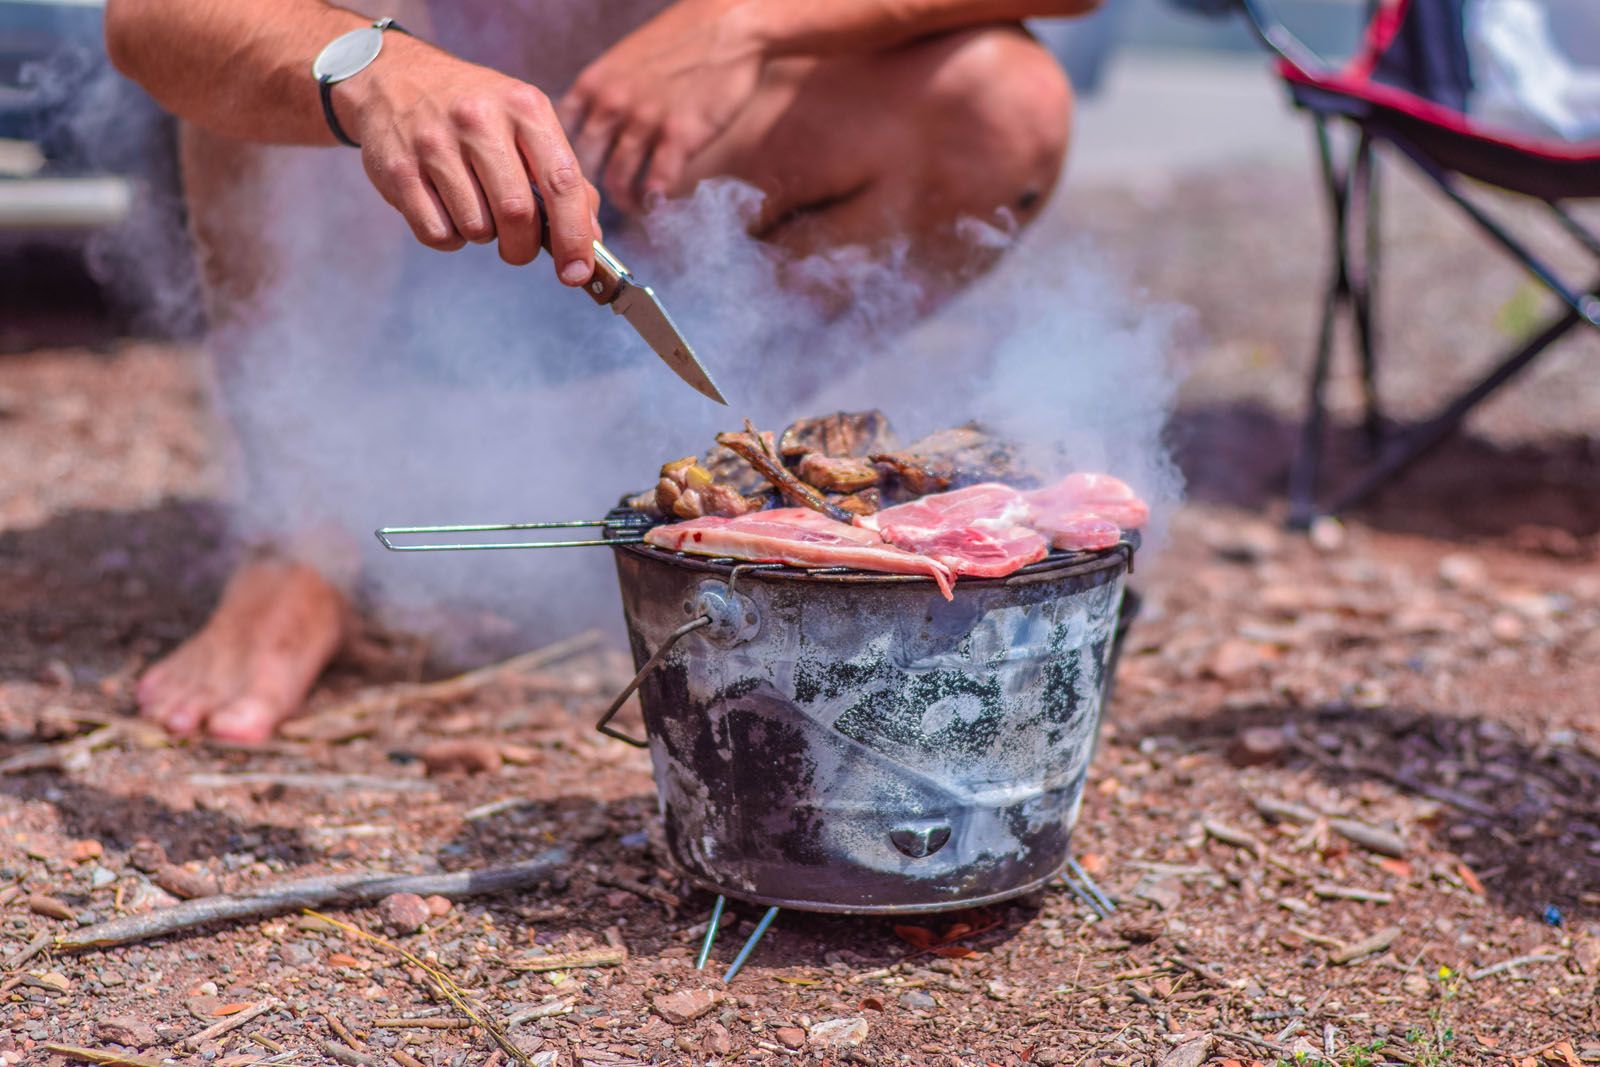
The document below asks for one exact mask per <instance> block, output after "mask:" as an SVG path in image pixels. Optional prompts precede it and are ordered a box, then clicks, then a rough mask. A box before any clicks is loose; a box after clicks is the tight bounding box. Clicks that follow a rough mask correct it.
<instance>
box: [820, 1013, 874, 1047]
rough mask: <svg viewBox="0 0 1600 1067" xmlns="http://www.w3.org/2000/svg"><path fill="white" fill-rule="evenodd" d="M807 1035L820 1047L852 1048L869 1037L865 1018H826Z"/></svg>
mask: <svg viewBox="0 0 1600 1067" xmlns="http://www.w3.org/2000/svg"><path fill="white" fill-rule="evenodd" d="M806 1037H807V1038H808V1039H809V1040H810V1041H811V1043H812V1044H813V1045H816V1046H817V1047H818V1048H852V1047H854V1046H856V1045H859V1044H861V1042H863V1041H865V1040H866V1039H867V1020H865V1019H824V1020H822V1021H821V1022H820V1023H817V1024H816V1025H815V1026H813V1027H812V1028H811V1029H810V1030H809V1031H808V1032H807V1033H806Z"/></svg>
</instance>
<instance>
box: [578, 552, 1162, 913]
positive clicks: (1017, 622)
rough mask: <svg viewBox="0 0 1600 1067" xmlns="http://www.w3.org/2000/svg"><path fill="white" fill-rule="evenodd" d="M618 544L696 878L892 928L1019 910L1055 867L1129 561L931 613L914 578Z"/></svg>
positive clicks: (643, 684) (672, 825) (629, 610)
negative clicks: (931, 918) (1010, 902)
mask: <svg viewBox="0 0 1600 1067" xmlns="http://www.w3.org/2000/svg"><path fill="white" fill-rule="evenodd" d="M614 551H615V555H616V561H617V576H618V579H619V582H620V586H621V591H622V607H623V612H624V614H625V616H626V620H627V629H628V636H629V640H630V642H631V644H632V648H633V655H634V660H635V663H636V665H637V666H639V667H640V668H641V670H640V677H639V678H638V679H636V684H637V685H638V692H639V699H640V704H641V707H642V709H643V712H644V721H645V727H646V730H647V732H648V734H649V739H648V745H649V748H650V753H651V759H652V761H653V765H654V772H655V780H656V786H657V789H658V791H659V794H660V801H661V809H662V812H663V814H664V816H665V821H666V835H667V842H668V845H669V847H670V850H671V854H672V859H673V861H674V862H675V863H676V864H677V866H678V867H679V868H681V870H682V871H683V872H684V873H685V874H686V875H687V876H688V877H689V878H690V879H691V880H692V881H694V882H696V883H698V884H699V885H701V886H703V887H704V888H707V889H710V890H712V891H714V892H717V893H720V894H725V895H727V896H731V897H734V898H737V899H741V900H746V901H752V902H756V903H761V904H766V905H769V906H779V907H784V908H795V909H800V910H805V911H822V912H848V913H874V912H882V913H896V912H917V911H939V910H943V909H949V908H961V907H970V906H973V905H977V904H984V903H988V902H992V901H997V900H1002V899H1005V898H1007V897H1012V896H1016V895H1018V894H1022V893H1026V892H1028V891H1029V890H1031V889H1034V888H1037V887H1039V886H1041V885H1043V884H1044V883H1046V882H1048V881H1049V880H1050V879H1051V878H1053V877H1054V876H1055V875H1056V874H1057V873H1059V872H1060V871H1061V869H1062V867H1063V866H1064V865H1065V864H1066V862H1067V861H1068V859H1069V855H1070V853H1069V849H1068V839H1069V836H1070V834H1071V830H1072V825H1073V823H1074V821H1075V820H1076V818H1077V813H1078V808H1079V805H1080V803H1081V800H1082V793H1083V784H1084V778H1085V774H1086V771H1087V769H1088V764H1089V760H1090V756H1091V754H1092V752H1093V748H1094V741H1095V737H1096V735H1097V732H1098V728H1099V723H1100V713H1101V704H1102V695H1103V691H1104V681H1105V678H1106V674H1107V671H1108V669H1109V659H1110V656H1111V652H1112V647H1113V640H1114V636H1115V632H1116V626H1117V615H1118V610H1119V606H1120V603H1121V600H1122V592H1123V583H1124V579H1125V576H1126V574H1127V572H1128V569H1129V566H1130V564H1131V562H1132V556H1133V545H1132V544H1124V545H1122V546H1119V548H1118V549H1116V550H1112V551H1109V552H1105V553H1098V554H1093V555H1083V554H1077V555H1061V554H1055V555H1052V556H1051V557H1048V558H1046V559H1045V560H1043V561H1041V562H1039V563H1036V564H1034V565H1032V566H1030V567H1027V568H1025V569H1023V570H1021V571H1019V572H1017V573H1016V574H1014V575H1011V576H1010V577H1008V578H1005V579H995V580H965V579H963V580H962V581H959V582H958V583H957V584H956V588H955V599H954V600H953V601H948V602H947V601H945V600H944V599H943V598H942V597H940V596H939V594H938V592H937V591H936V590H935V588H934V585H933V583H932V582H931V581H929V580H928V579H926V578H922V577H912V576H902V575H880V574H866V573H861V572H844V573H826V572H821V573H819V572H808V571H800V570H795V569H792V568H788V567H780V566H770V567H767V566H750V565H744V566H736V565H734V564H732V563H728V562H721V561H714V560H705V559H697V558H694V557H690V556H683V555H679V554H676V553H672V552H667V551H663V550H661V549H657V548H654V547H651V546H649V545H640V544H625V545H620V544H619V545H618V546H617V547H616V548H615V550H614ZM620 703H621V698H619V701H618V705H614V706H613V710H614V709H615V707H616V706H619V705H620ZM608 718H609V713H608ZM602 725H603V726H604V724H602ZM605 728H606V729H607V732H612V733H615V731H614V730H612V729H610V728H609V727H605ZM636 743H639V742H636Z"/></svg>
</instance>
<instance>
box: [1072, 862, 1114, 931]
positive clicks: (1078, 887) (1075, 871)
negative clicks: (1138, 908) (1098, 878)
mask: <svg viewBox="0 0 1600 1067" xmlns="http://www.w3.org/2000/svg"><path fill="white" fill-rule="evenodd" d="M1061 880H1062V881H1063V882H1065V883H1066V884H1067V888H1068V889H1070V890H1072V895H1073V896H1075V897H1077V898H1078V899H1079V900H1081V901H1082V902H1083V903H1084V905H1085V906H1086V907H1088V909H1089V910H1090V911H1092V912H1094V913H1095V914H1096V915H1098V916H1099V917H1100V918H1102V919H1105V918H1108V917H1110V915H1111V913H1112V912H1114V911H1116V910H1117V906H1116V905H1115V904H1113V903H1111V898H1110V897H1108V896H1106V895H1105V893H1103V892H1102V891H1101V889H1100V887H1099V886H1098V885H1095V882H1094V879H1093V878H1090V877H1089V872H1088V871H1086V870H1084V869H1083V867H1082V866H1081V865H1080V864H1079V863H1078V861H1077V860H1076V859H1068V860H1067V869H1066V871H1065V872H1064V873H1063V874H1062V875H1061Z"/></svg>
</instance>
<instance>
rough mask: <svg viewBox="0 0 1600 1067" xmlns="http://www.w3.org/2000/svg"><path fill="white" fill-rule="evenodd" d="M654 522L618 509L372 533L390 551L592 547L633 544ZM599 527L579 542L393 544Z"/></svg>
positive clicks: (391, 527) (387, 529)
mask: <svg viewBox="0 0 1600 1067" xmlns="http://www.w3.org/2000/svg"><path fill="white" fill-rule="evenodd" d="M654 525H655V520H654V519H652V518H650V517H649V516H648V515H644V514H641V513H639V512H637V511H633V510H632V509H628V508H618V509H617V510H616V511H613V512H612V513H611V514H609V515H607V516H606V517H605V518H603V519H573V520H570V521H566V522H491V523H467V524H465V525H455V526H385V527H383V528H382V529H379V530H375V531H374V533H375V534H376V535H377V538H378V540H379V541H380V542H381V543H382V544H383V547H384V548H387V549H388V550H389V551H390V552H459V551H463V550H470V549H506V548H592V547H602V546H603V547H606V548H610V547H612V546H613V545H637V544H639V543H641V542H642V541H643V540H644V532H645V531H646V530H648V529H650V527H652V526H654ZM594 527H600V528H602V529H604V530H605V536H602V537H599V538H593V539H587V540H579V541H540V540H527V541H463V542H453V543H448V544H438V543H430V544H420V545H418V544H396V543H395V542H394V538H396V537H437V536H440V535H442V534H463V533H520V532H522V531H525V530H582V529H590V528H594Z"/></svg>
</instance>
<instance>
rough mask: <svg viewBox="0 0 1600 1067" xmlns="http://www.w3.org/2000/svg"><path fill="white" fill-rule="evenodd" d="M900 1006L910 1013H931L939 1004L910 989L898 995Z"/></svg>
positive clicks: (924, 994)
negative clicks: (907, 1009)
mask: <svg viewBox="0 0 1600 1067" xmlns="http://www.w3.org/2000/svg"><path fill="white" fill-rule="evenodd" d="M900 1006H901V1007H903V1008H910V1009H911V1010H912V1011H932V1010H933V1009H934V1008H937V1007H938V1006H939V1002H938V1001H936V1000H934V999H933V997H931V996H930V995H928V994H927V993H924V992H923V991H922V990H920V989H910V990H907V991H906V992H904V993H901V994H900Z"/></svg>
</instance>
